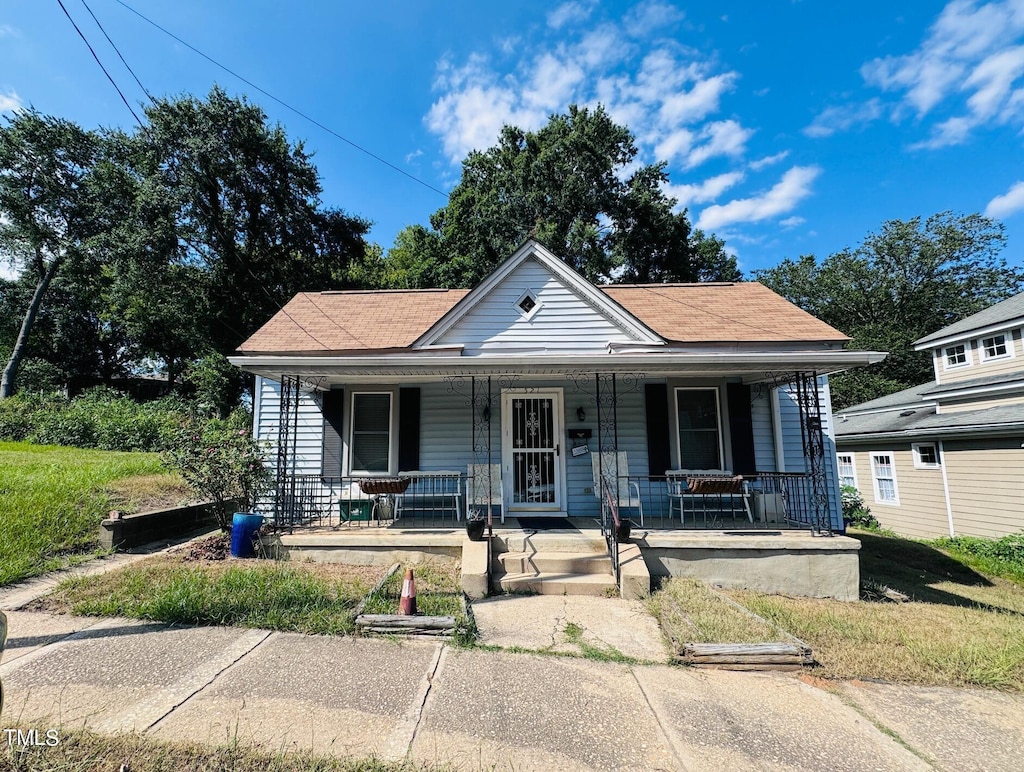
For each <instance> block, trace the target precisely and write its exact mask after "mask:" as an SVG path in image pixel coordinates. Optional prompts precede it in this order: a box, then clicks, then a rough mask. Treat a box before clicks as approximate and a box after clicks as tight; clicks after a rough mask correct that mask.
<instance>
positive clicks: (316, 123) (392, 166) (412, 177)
mask: <svg viewBox="0 0 1024 772" xmlns="http://www.w3.org/2000/svg"><path fill="white" fill-rule="evenodd" d="M117 4H118V5H121V6H123V7H124V8H127V9H128V10H129V11H131V12H132V13H134V14H135V15H136V16H138V17H139V18H140V19H142V20H143V21H145V22H146V23H147V24H151V25H152V26H154V27H156V28H157V29H158V30H160V31H161V32H163V33H164V34H165V35H168V36H169V37H172V38H174V39H175V40H177V41H178V42H179V43H181V44H182V45H183V46H185V47H186V48H188V49H190V50H191V51H194V52H195V53H197V54H199V55H200V56H201V57H203V58H204V59H206V60H207V61H208V62H210V63H211V64H213V65H215V66H217V67H219V68H220V69H222V70H224V72H226V73H228V74H229V75H231V76H233V77H235V78H238V80H240V81H242V82H243V83H245V84H246V85H248V86H251V87H252V88H254V89H256V90H257V91H259V92H260V93H261V94H263V95H264V96H266V97H268V98H269V99H273V100H274V101H275V102H277V103H278V104H279V105H281V106H282V107H284V108H286V109H288V110H291V111H292V112H293V113H295V114H296V115H298V116H299V117H300V118H305V119H306V120H307V121H309V122H310V123H312V124H313V125H314V126H317V127H319V128H321V129H323V130H324V131H326V132H327V133H328V134H330V135H331V136H333V137H336V138H337V139H340V140H341V141H342V142H344V143H346V144H348V145H350V146H351V147H354V148H355V149H356V150H358V151H359V152H360V153H364V154H366V155H368V156H370V158H372V159H374V160H375V161H379V162H380V163H382V164H384V165H385V166H387V167H388V168H390V169H392V170H394V171H396V172H398V173H399V174H401V175H403V176H405V177H408V178H409V179H410V180H412V181H413V182H417V183H419V184H420V185H422V186H423V187H425V188H427V189H428V190H432V191H434V192H435V193H437V194H438V195H440V196H444V197H445V198H448V194H447V193H445V192H444V191H442V190H439V189H438V188H435V187H434V186H433V185H431V184H430V183H429V182H425V181H424V180H421V179H420V178H419V177H417V176H415V175H413V174H410V173H409V172H407V171H405V169H402V168H401V167H398V166H396V165H395V164H393V163H391V162H390V161H388V160H386V159H384V158H381V157H380V156H379V155H377V154H376V153H374V152H372V151H370V150H368V149H366V148H365V147H363V146H362V145H359V144H358V143H356V142H353V141H352V140H350V139H349V138H348V137H344V136H342V135H341V134H339V133H338V132H336V131H335V130H334V129H332V128H330V127H328V126H325V125H324V124H322V123H321V122H320V121H318V120H317V119H316V118H313V117H312V116H310V115H307V114H306V113H304V112H302V110H299V109H298V108H297V107H292V106H291V105H290V104H288V103H287V102H285V101H284V100H283V99H280V98H279V97H276V96H274V95H273V94H271V93H270V92H269V91H267V90H266V89H265V88H262V87H261V86H258V85H256V84H255V83H253V82H252V81H251V80H249V79H248V78H245V77H243V76H241V75H239V74H238V73H237V72H235V71H234V70H232V69H230V68H229V67H227V66H226V65H223V64H221V63H220V62H218V61H217V60H216V59H214V58H213V57H212V56H210V55H208V54H205V53H203V52H202V51H200V50H199V49H198V48H196V47H195V46H193V45H192V44H191V43H187V42H186V41H184V40H182V39H181V38H180V37H178V36H177V35H175V34H174V33H173V32H171V31H170V30H168V29H167V28H165V27H161V26H160V25H159V24H157V23H156V22H155V21H153V20H152V19H150V18H149V17H148V16H145V15H144V14H142V13H141V12H139V11H136V10H135V9H134V8H132V7H131V6H130V5H128V4H127V3H125V2H123V0H117Z"/></svg>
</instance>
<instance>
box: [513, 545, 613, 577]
mask: <svg viewBox="0 0 1024 772" xmlns="http://www.w3.org/2000/svg"><path fill="white" fill-rule="evenodd" d="M496 557H497V562H498V564H499V566H500V568H503V569H504V571H505V572H506V573H510V574H526V573H530V572H531V571H534V572H539V573H545V574H607V573H610V572H611V568H612V564H611V559H610V558H609V557H608V553H607V552H605V551H601V552H503V553H501V554H499V555H497V556H496Z"/></svg>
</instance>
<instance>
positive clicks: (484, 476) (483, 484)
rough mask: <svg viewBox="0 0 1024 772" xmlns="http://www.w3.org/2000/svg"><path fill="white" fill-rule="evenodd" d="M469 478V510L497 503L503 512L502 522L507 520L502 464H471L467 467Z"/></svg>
mask: <svg viewBox="0 0 1024 772" xmlns="http://www.w3.org/2000/svg"><path fill="white" fill-rule="evenodd" d="M466 477H468V478H469V481H468V485H469V504H468V506H467V509H468V510H470V511H471V510H472V509H473V507H484V508H485V510H486V508H487V507H490V506H494V505H497V506H498V509H499V510H500V512H501V522H503V523H504V522H505V496H504V488H503V487H502V484H501V464H470V465H469V466H467V467H466Z"/></svg>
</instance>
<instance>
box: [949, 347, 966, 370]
mask: <svg viewBox="0 0 1024 772" xmlns="http://www.w3.org/2000/svg"><path fill="white" fill-rule="evenodd" d="M967 364H970V362H968V361H967V346H966V345H965V344H963V343H958V344H957V345H955V346H946V369H947V370H948V369H949V368H951V367H962V366H964V365H967Z"/></svg>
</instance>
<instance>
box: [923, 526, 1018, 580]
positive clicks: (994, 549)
mask: <svg viewBox="0 0 1024 772" xmlns="http://www.w3.org/2000/svg"><path fill="white" fill-rule="evenodd" d="M932 544H934V545H935V546H936V547H939V548H940V549H942V550H944V551H946V552H949V553H951V554H953V555H955V556H956V558H957V560H960V561H961V562H962V563H965V564H966V565H968V566H970V567H971V568H974V569H976V570H978V571H982V572H983V573H986V574H991V575H992V576H1001V577H1004V578H1006V579H1012V580H1013V581H1015V582H1021V583H1024V533H1014V534H1010V535H1009V536H1004V537H1002V538H1001V539H979V538H976V537H974V536H956V537H954V538H948V537H947V538H945V539H936V540H935V541H933V542H932Z"/></svg>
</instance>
